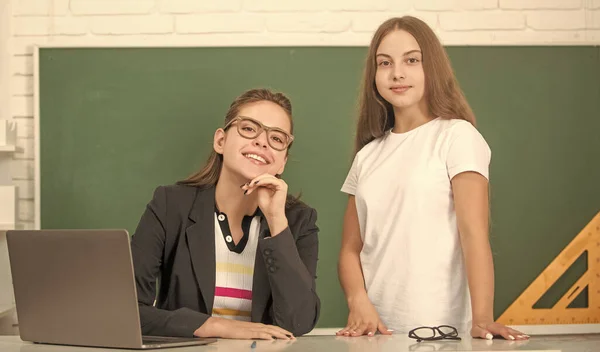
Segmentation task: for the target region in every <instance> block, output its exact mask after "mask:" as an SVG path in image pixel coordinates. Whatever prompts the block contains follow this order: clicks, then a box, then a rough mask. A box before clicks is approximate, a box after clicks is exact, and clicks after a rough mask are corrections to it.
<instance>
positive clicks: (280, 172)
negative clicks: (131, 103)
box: [277, 156, 288, 175]
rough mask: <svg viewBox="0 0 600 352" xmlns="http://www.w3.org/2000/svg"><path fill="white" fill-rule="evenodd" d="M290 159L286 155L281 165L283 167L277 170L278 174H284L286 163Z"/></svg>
mask: <svg viewBox="0 0 600 352" xmlns="http://www.w3.org/2000/svg"><path fill="white" fill-rule="evenodd" d="M287 161H288V157H287V156H286V157H285V160H284V161H283V164H282V165H281V168H280V169H279V170H278V171H277V175H281V174H283V170H285V164H287Z"/></svg>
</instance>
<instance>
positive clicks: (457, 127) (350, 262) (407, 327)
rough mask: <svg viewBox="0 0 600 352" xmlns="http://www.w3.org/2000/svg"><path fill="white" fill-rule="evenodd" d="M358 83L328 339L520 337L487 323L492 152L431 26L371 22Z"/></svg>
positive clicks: (411, 21) (399, 20) (489, 313)
mask: <svg viewBox="0 0 600 352" xmlns="http://www.w3.org/2000/svg"><path fill="white" fill-rule="evenodd" d="M362 83H363V84H362V90H361V95H360V98H361V103H360V109H359V120H358V125H357V134H356V148H355V157H354V161H353V163H352V166H351V168H350V172H349V173H348V176H347V178H346V180H345V182H344V184H343V187H342V191H343V192H345V193H348V195H349V199H348V205H347V209H346V214H345V217H344V225H343V235H342V248H341V252H340V258H339V276H340V281H341V284H342V287H343V289H344V292H345V295H346V298H347V302H348V307H349V315H348V321H347V326H346V327H345V328H344V329H342V330H341V331H339V332H338V335H345V336H360V335H363V334H366V335H373V334H375V333H376V332H377V331H379V332H380V333H382V334H390V333H391V330H395V331H397V332H402V333H407V332H409V331H411V330H412V329H414V328H417V327H421V326H438V325H451V326H453V327H456V328H458V329H459V331H466V332H470V334H471V335H472V336H474V337H480V338H489V339H491V338H493V336H494V335H501V336H503V337H504V338H506V339H513V340H514V339H524V338H527V336H525V335H523V334H522V333H520V332H518V331H515V330H513V329H510V328H507V327H505V326H503V325H501V324H498V323H495V322H494V316H493V311H492V309H493V301H494V269H493V263H492V253H491V249H490V243H489V239H488V213H489V206H488V202H489V200H488V177H489V173H488V169H489V163H490V158H491V152H490V148H489V146H488V144H487V143H486V141H485V139H484V138H483V136H482V135H481V134H480V133H479V132H478V131H477V129H476V128H475V116H474V115H473V112H472V111H471V108H470V107H469V104H468V103H467V100H466V99H465V97H464V95H463V93H462V91H461V89H460V87H459V85H458V82H457V80H456V78H455V76H454V73H453V71H452V68H451V65H450V61H449V59H448V57H447V55H446V52H445V50H444V48H443V47H442V45H441V44H440V42H439V40H438V39H437V37H436V35H435V33H434V32H433V30H432V29H431V28H430V27H429V26H427V24H425V23H424V22H423V21H421V20H419V19H417V18H414V17H410V16H406V17H402V18H392V19H390V20H388V21H386V22H384V23H383V24H381V25H380V26H379V28H378V29H377V31H376V32H375V34H374V36H373V39H372V41H371V44H370V47H369V51H368V55H367V61H366V66H365V71H364V78H363V82H362ZM388 329H390V330H388Z"/></svg>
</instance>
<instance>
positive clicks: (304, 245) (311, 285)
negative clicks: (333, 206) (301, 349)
mask: <svg viewBox="0 0 600 352" xmlns="http://www.w3.org/2000/svg"><path fill="white" fill-rule="evenodd" d="M309 209H310V208H309ZM304 213H305V214H307V220H306V221H305V225H304V226H302V227H301V228H300V230H299V232H300V233H298V236H297V240H295V239H294V235H293V234H292V232H291V230H290V228H289V227H288V228H286V229H285V230H283V231H282V232H281V233H279V234H278V235H277V236H274V237H270V238H269V237H267V238H265V239H262V240H260V241H259V244H258V246H259V251H260V252H261V253H262V258H263V260H264V263H265V266H266V268H267V273H268V277H269V285H270V286H271V293H272V297H273V322H274V323H275V325H277V326H280V327H282V328H284V329H286V330H288V331H290V332H292V333H293V334H294V336H300V335H304V334H306V333H308V332H310V331H311V330H312V329H313V328H314V327H315V325H316V323H317V320H318V318H319V312H320V305H321V302H320V300H319V297H318V296H317V292H316V284H315V280H316V273H317V259H318V251H319V240H318V236H317V235H318V232H319V228H318V227H317V225H316V220H317V213H316V211H315V210H314V209H310V211H305V212H304Z"/></svg>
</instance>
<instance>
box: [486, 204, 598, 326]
mask: <svg viewBox="0 0 600 352" xmlns="http://www.w3.org/2000/svg"><path fill="white" fill-rule="evenodd" d="M585 251H587V271H586V272H585V273H584V274H583V275H582V276H581V277H580V278H579V280H577V282H575V284H574V285H573V286H572V287H571V288H570V289H569V290H568V291H567V293H565V295H564V296H563V297H561V299H560V300H559V301H558V302H556V304H555V305H554V306H553V307H552V308H533V305H534V304H535V303H536V302H537V301H538V300H539V299H540V298H541V297H542V296H543V295H544V293H546V291H548V289H550V287H552V285H553V284H554V283H555V282H556V281H557V280H558V279H559V278H560V276H561V275H562V274H563V273H564V272H565V271H567V269H568V268H569V267H570V266H571V265H573V263H574V262H575V261H576V260H577V258H579V256H580V255H581V254H583V253H584V252H585ZM586 287H587V290H588V307H587V308H567V307H568V306H569V304H570V303H571V302H572V301H573V300H574V299H575V298H576V297H577V296H578V295H579V293H581V292H582V291H583V290H584V289H585V288H586ZM497 322H499V323H502V324H504V325H544V324H597V323H600V213H598V214H596V216H595V217H594V218H593V219H592V221H591V222H590V223H589V224H588V225H587V226H586V227H585V228H584V229H583V230H582V231H581V232H580V233H579V234H578V235H577V236H576V237H575V238H574V239H573V241H571V243H569V244H568V245H567V246H566V247H565V248H564V249H563V250H562V252H560V254H559V255H558V256H557V257H556V258H555V259H554V260H553V261H552V263H550V265H548V266H547V267H546V269H544V271H543V272H542V273H541V274H540V275H539V276H538V277H537V278H536V279H535V280H534V281H533V282H532V283H531V284H530V285H529V287H527V289H525V291H523V293H522V294H521V295H520V296H519V298H517V300H516V301H514V302H513V303H512V304H511V305H510V306H509V307H508V308H507V309H506V311H504V313H502V315H501V316H500V317H499V318H498V320H497Z"/></svg>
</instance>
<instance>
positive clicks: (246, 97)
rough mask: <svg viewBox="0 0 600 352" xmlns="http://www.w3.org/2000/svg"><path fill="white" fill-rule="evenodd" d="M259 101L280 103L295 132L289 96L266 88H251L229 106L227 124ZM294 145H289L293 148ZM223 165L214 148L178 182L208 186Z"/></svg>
mask: <svg viewBox="0 0 600 352" xmlns="http://www.w3.org/2000/svg"><path fill="white" fill-rule="evenodd" d="M259 101H270V102H272V103H275V104H277V105H279V106H280V107H281V108H282V109H283V110H285V112H286V113H287V115H288V117H289V118H290V126H291V127H290V133H292V134H293V133H294V122H293V120H292V103H291V102H290V100H289V98H288V97H287V96H285V94H283V93H275V92H273V91H271V90H269V89H266V88H257V89H250V90H248V91H245V92H244V93H242V95H240V96H238V97H237V98H236V99H235V100H234V101H233V102H232V103H231V105H230V106H229V110H228V111H227V114H226V115H225V122H224V124H223V126H225V125H226V124H227V123H228V122H229V121H231V120H232V119H234V118H235V117H236V116H237V115H238V113H239V111H240V109H241V108H242V107H243V106H244V105H246V104H250V103H257V102H259ZM291 147H292V145H291V144H290V146H289V147H288V151H289V148H291ZM222 167H223V155H221V154H218V153H217V152H215V151H214V150H212V152H211V153H210V155H209V156H208V160H207V161H206V163H205V165H204V166H203V167H202V168H201V169H200V170H199V171H198V172H196V173H194V174H192V175H191V176H189V177H188V178H186V179H185V180H183V181H179V182H177V183H178V184H184V185H190V186H196V187H200V188H208V187H210V186H214V185H216V184H217V181H218V180H219V175H220V174H221V169H222Z"/></svg>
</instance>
